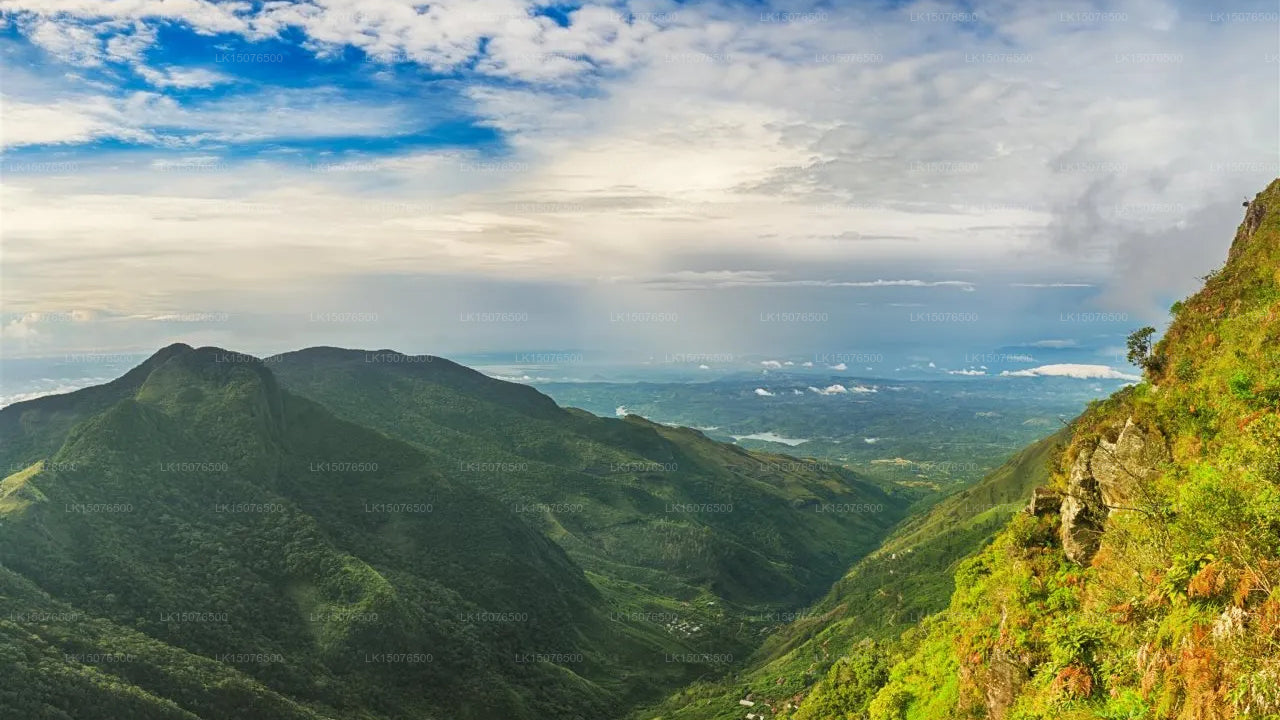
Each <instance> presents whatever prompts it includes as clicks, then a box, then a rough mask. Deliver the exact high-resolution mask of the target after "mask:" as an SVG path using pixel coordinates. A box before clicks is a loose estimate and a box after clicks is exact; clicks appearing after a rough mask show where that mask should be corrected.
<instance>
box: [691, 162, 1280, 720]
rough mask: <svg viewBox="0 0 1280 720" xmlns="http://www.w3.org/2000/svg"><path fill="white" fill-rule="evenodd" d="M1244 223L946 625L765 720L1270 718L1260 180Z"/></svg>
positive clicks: (1279, 419)
mask: <svg viewBox="0 0 1280 720" xmlns="http://www.w3.org/2000/svg"><path fill="white" fill-rule="evenodd" d="M1247 205H1248V210H1247V211H1246V213H1245V218H1244V221H1243V222H1242V223H1241V225H1240V227H1239V229H1238V230H1237V233H1236V235H1235V239H1234V241H1233V243H1232V245H1231V249H1230V252H1229V255H1228V258H1227V262H1226V264H1225V265H1224V266H1223V267H1222V268H1221V269H1220V270H1218V271H1215V272H1213V273H1211V274H1210V275H1208V276H1207V277H1206V278H1205V283H1204V287H1203V289H1201V290H1200V291H1199V292H1198V293H1196V294H1195V295H1193V296H1191V297H1189V298H1187V299H1186V300H1184V301H1180V302H1178V303H1175V304H1174V306H1173V308H1172V309H1171V314H1172V316H1173V318H1172V322H1171V323H1170V325H1169V327H1168V329H1167V330H1166V332H1165V334H1164V337H1163V338H1162V339H1161V340H1160V341H1159V342H1158V343H1157V344H1156V345H1155V346H1154V347H1150V346H1149V342H1148V339H1149V337H1150V335H1151V333H1150V332H1138V333H1135V334H1134V335H1133V336H1132V337H1131V348H1132V349H1133V350H1134V353H1135V357H1136V358H1137V359H1138V360H1139V361H1140V362H1141V364H1142V365H1143V367H1144V371H1145V372H1144V381H1143V382H1141V383H1139V384H1137V385H1135V386H1131V387H1128V388H1125V389H1123V390H1121V391H1119V392H1117V393H1115V394H1114V395H1112V396H1111V397H1110V398H1108V399H1106V400H1104V401H1100V402H1097V403H1094V404H1092V405H1091V406H1090V407H1089V408H1087V409H1086V411H1085V412H1084V413H1083V414H1082V415H1081V416H1080V417H1079V418H1077V419H1076V420H1075V421H1074V422H1072V423H1071V425H1070V428H1069V437H1068V438H1067V440H1066V442H1065V443H1064V444H1063V445H1062V447H1061V448H1060V449H1057V450H1055V451H1053V452H1052V453H1051V458H1050V462H1049V469H1050V473H1049V478H1048V481H1047V482H1046V484H1045V485H1044V486H1042V487H1039V488H1036V489H1035V491H1034V498H1035V499H1034V501H1033V502H1032V503H1030V504H1029V505H1028V506H1027V508H1026V509H1025V511H1024V512H1020V513H1017V514H1016V515H1014V516H1013V517H1012V518H1011V519H1010V520H1009V522H1008V524H1007V525H1006V526H1005V527H1004V528H1003V529H1002V530H1001V531H1000V532H999V533H998V534H997V535H996V537H995V539H994V541H992V542H991V543H990V544H987V545H985V546H984V547H982V548H981V549H980V550H978V551H977V552H975V553H974V554H972V555H971V556H970V557H968V558H966V559H965V560H964V561H963V562H961V563H960V565H959V567H958V568H957V570H956V574H955V592H954V593H953V594H952V596H951V600H950V603H949V605H948V606H947V608H946V609H945V610H944V611H943V612H941V613H938V614H936V615H933V616H930V617H928V618H926V619H924V620H923V621H922V622H921V623H920V624H919V625H918V626H917V627H914V628H912V629H910V630H908V631H907V632H905V633H903V635H902V636H901V637H900V638H899V639H896V640H891V641H889V642H887V643H880V644H870V643H861V644H846V645H843V646H842V647H840V648H839V649H838V650H836V652H840V653H842V654H843V657H842V658H841V660H840V661H839V662H838V663H837V664H836V665H835V666H834V667H833V668H832V670H831V672H830V673H829V674H828V676H827V678H825V679H824V681H823V684H822V685H820V686H819V687H817V688H815V689H814V690H813V691H812V692H809V693H807V694H805V695H798V696H797V697H795V698H793V703H792V704H791V706H784V707H780V708H778V712H776V713H770V714H769V715H768V716H767V717H769V718H774V717H778V718H783V717H787V718H795V719H796V720H803V719H808V718H815V719H816V718H830V717H848V718H858V717H868V718H872V719H874V720H890V719H902V718H907V719H911V720H915V719H917V718H919V719H921V720H923V719H926V718H927V719H929V720H932V719H934V718H993V719H995V720H1014V719H1017V720H1025V719H1029V718H1046V719H1047V718H1054V719H1061V720H1075V719H1077V718H1079V719H1081V720H1083V719H1084V718H1109V719H1110V718H1116V719H1118V718H1146V719H1150V720H1165V719H1170V720H1172V719H1177V720H1184V719H1186V720H1192V719H1196V720H1200V719H1204V720H1208V719H1210V718H1214V719H1217V718H1223V719H1226V718H1242V719H1244V718H1248V719H1259V720H1264V719H1272V720H1274V719H1275V718H1280V180H1276V181H1275V182H1273V183H1272V184H1271V185H1270V186H1269V187H1268V188H1267V189H1266V190H1264V191H1263V192H1261V193H1259V194H1258V195H1257V196H1256V197H1255V198H1254V199H1253V200H1252V201H1250V202H1249V203H1247ZM877 556H878V555H877ZM873 557H874V556H873ZM689 717H696V715H689ZM705 717H714V715H711V714H707V715H705Z"/></svg>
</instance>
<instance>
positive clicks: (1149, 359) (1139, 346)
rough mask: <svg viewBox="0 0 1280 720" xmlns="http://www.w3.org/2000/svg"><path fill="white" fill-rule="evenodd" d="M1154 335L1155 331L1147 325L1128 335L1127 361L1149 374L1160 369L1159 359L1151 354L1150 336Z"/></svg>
mask: <svg viewBox="0 0 1280 720" xmlns="http://www.w3.org/2000/svg"><path fill="white" fill-rule="evenodd" d="M1155 334H1156V329H1155V328H1153V327H1151V326H1150V325H1148V326H1147V327H1144V328H1141V329H1139V330H1134V331H1133V333H1131V334H1130V335H1129V342H1128V345H1129V354H1128V356H1127V359H1128V360H1129V362H1130V363H1132V364H1134V365H1137V366H1139V367H1141V368H1142V369H1143V370H1146V371H1147V372H1149V373H1150V372H1156V371H1157V370H1158V369H1159V368H1160V359H1159V358H1158V357H1157V356H1156V355H1154V354H1153V353H1152V352H1151V336H1152V335H1155Z"/></svg>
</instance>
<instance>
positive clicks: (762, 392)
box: [755, 388, 773, 397]
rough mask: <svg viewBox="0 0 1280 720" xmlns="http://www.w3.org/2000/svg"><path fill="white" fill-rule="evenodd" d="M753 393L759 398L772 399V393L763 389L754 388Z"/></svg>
mask: <svg viewBox="0 0 1280 720" xmlns="http://www.w3.org/2000/svg"><path fill="white" fill-rule="evenodd" d="M755 392H756V395H759V396H760V397H773V393H771V392H769V391H768V390H765V389H764V388H756V391H755Z"/></svg>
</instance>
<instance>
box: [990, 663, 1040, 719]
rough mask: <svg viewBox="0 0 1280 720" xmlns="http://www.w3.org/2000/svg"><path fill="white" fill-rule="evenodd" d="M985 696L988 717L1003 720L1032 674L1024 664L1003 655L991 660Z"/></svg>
mask: <svg viewBox="0 0 1280 720" xmlns="http://www.w3.org/2000/svg"><path fill="white" fill-rule="evenodd" d="M985 674H986V678H985V682H983V695H984V696H985V700H986V705H987V717H988V718H990V719H991V720H1003V718H1004V716H1005V715H1006V714H1007V713H1008V712H1009V707H1010V706H1011V705H1013V701H1014V700H1015V699H1017V697H1018V691H1019V690H1021V689H1022V685H1023V684H1024V683H1026V682H1027V678H1028V677H1029V675H1030V672H1029V671H1028V670H1027V666H1026V665H1023V664H1022V663H1020V662H1018V661H1016V660H1014V659H1012V658H1008V657H1005V656H1003V655H1002V654H1001V655H997V656H996V657H993V658H992V659H991V662H990V663H989V664H988V666H987V672H986V673H985Z"/></svg>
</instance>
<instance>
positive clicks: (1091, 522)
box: [1058, 451, 1107, 565]
mask: <svg viewBox="0 0 1280 720" xmlns="http://www.w3.org/2000/svg"><path fill="white" fill-rule="evenodd" d="M1092 454H1093V453H1092V451H1089V452H1081V453H1080V456H1079V457H1077V458H1076V461H1075V464H1073V465H1072V466H1071V476H1070V479H1069V481H1068V483H1067V494H1066V496H1065V497H1064V498H1063V499H1062V507H1061V513H1062V525H1061V527H1060V528H1059V532H1058V534H1059V536H1060V537H1061V538H1062V550H1063V552H1065V553H1066V555H1067V557H1068V558H1070V559H1071V561H1072V562H1075V563H1077V564H1079V565H1088V564H1089V561H1090V560H1092V559H1093V556H1094V554H1095V553H1097V552H1098V546H1099V545H1100V544H1101V542H1102V528H1103V526H1104V525H1105V524H1106V522H1107V506H1106V503H1104V502H1103V501H1102V492H1101V491H1100V490H1099V489H1098V481H1097V480H1094V478H1093V474H1092V473H1090V472H1089V456H1090V455H1092Z"/></svg>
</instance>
